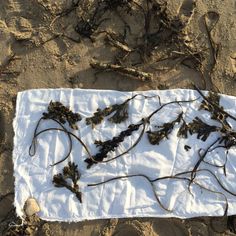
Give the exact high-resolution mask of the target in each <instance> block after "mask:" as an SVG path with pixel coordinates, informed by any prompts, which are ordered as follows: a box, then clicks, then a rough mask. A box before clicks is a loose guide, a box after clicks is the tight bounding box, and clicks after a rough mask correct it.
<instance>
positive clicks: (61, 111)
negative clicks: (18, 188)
mask: <svg viewBox="0 0 236 236" xmlns="http://www.w3.org/2000/svg"><path fill="white" fill-rule="evenodd" d="M47 119H50V120H52V121H54V122H55V123H56V124H58V125H59V126H60V128H54V127H53V128H48V129H44V130H41V131H38V129H39V126H40V124H41V122H42V121H43V120H47ZM81 119H82V118H81V116H80V114H79V113H73V112H72V111H71V110H70V109H69V108H68V107H65V106H64V105H63V104H62V103H60V102H52V101H51V102H50V103H49V106H48V112H44V113H43V114H42V117H41V118H40V119H39V121H38V122H37V125H36V127H35V130H34V134H33V138H32V142H31V145H30V147H29V155H30V156H34V155H35V153H36V147H37V137H38V136H39V135H40V134H42V133H44V132H47V131H52V130H57V131H63V132H64V133H65V134H66V135H67V137H68V141H69V150H68V153H67V154H66V155H65V157H64V158H62V159H61V160H60V161H58V162H56V163H54V164H52V165H51V166H54V165H57V164H59V163H61V162H63V161H65V160H66V159H67V158H68V157H69V156H70V154H71V151H72V138H71V137H74V138H76V139H77V141H79V142H80V144H81V145H82V146H83V147H84V148H85V150H86V152H87V153H88V155H89V156H91V154H90V153H89V150H88V148H87V147H86V145H85V144H84V143H83V141H82V140H81V139H80V138H79V137H77V136H76V135H75V134H73V133H71V132H69V131H68V130H67V129H66V128H65V127H64V125H63V124H65V123H66V122H68V124H69V126H70V127H71V128H72V129H78V127H77V125H76V122H78V121H80V120H81Z"/></svg>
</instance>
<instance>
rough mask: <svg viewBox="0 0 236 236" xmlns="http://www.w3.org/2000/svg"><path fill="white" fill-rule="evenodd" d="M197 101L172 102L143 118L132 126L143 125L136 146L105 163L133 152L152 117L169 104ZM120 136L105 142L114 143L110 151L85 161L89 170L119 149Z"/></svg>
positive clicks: (101, 152) (107, 150) (99, 142)
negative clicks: (111, 152)
mask: <svg viewBox="0 0 236 236" xmlns="http://www.w3.org/2000/svg"><path fill="white" fill-rule="evenodd" d="M197 99H198V98H197ZM197 99H193V100H186V101H185V100H183V101H172V102H168V103H165V104H163V105H161V106H160V107H159V108H158V109H156V110H155V111H154V112H152V113H151V114H150V115H149V116H148V117H146V118H143V119H142V120H141V123H138V124H136V125H132V126H134V127H136V126H138V127H139V126H141V125H143V129H142V131H141V133H140V136H139V138H138V139H137V140H136V142H135V143H134V145H132V146H131V147H130V148H129V149H128V150H127V151H125V152H124V153H122V154H119V155H118V156H116V157H114V158H112V159H109V160H107V161H105V162H109V161H112V160H115V159H117V158H118V157H120V156H123V155H124V154H126V153H128V152H129V151H130V150H132V149H133V148H134V147H135V146H136V145H137V144H138V143H139V141H140V140H141V138H142V136H143V134H144V132H145V128H146V124H148V123H149V122H150V119H151V117H152V116H153V115H155V114H156V113H157V112H158V111H160V110H161V109H162V108H164V107H165V106H167V105H169V104H176V103H177V104H179V103H187V102H193V101H196V100H197ZM159 103H160V98H159ZM179 105H180V104H179ZM134 131H135V130H134ZM122 132H128V133H129V128H128V130H126V131H122ZM122 132H121V133H120V135H121V134H122ZM132 132H133V131H132ZM120 135H119V136H117V137H114V138H113V139H112V140H108V141H105V142H109V143H113V144H114V145H113V147H110V148H109V149H106V150H105V152H104V151H103V150H101V151H100V152H99V153H97V154H96V155H95V156H93V158H87V159H85V162H87V163H88V166H87V168H90V167H91V166H92V165H93V164H95V163H99V162H103V159H104V158H106V157H107V154H108V153H109V152H110V151H113V150H114V149H115V148H117V147H118V146H119V143H120V142H118V141H119V140H118V138H119V137H120ZM116 139H117V140H116ZM120 141H121V140H120ZM105 142H101V141H98V142H97V144H100V145H102V144H103V143H105ZM100 145H99V146H100ZM94 159H95V160H96V162H94V161H93V160H94Z"/></svg>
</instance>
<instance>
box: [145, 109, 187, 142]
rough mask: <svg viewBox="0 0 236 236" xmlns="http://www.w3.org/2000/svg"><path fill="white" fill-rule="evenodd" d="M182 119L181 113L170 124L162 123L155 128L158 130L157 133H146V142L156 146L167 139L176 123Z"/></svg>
mask: <svg viewBox="0 0 236 236" xmlns="http://www.w3.org/2000/svg"><path fill="white" fill-rule="evenodd" d="M182 117H183V112H182V113H180V114H179V115H178V117H177V118H176V119H174V120H173V121H171V122H167V123H164V124H163V125H161V126H157V127H158V128H160V129H159V130H157V131H147V134H148V140H149V142H150V143H151V144H152V145H158V144H159V143H160V142H161V141H162V140H164V139H168V135H169V134H170V133H171V132H172V130H173V129H174V126H175V124H176V123H179V122H180V121H181V119H182Z"/></svg>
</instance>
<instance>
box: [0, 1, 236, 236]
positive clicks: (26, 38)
mask: <svg viewBox="0 0 236 236" xmlns="http://www.w3.org/2000/svg"><path fill="white" fill-rule="evenodd" d="M189 1H190V0H189ZM85 2H86V1H85ZM87 2H88V0H87ZM184 2H185V3H186V2H188V0H186V1H184ZM190 2H191V1H190ZM182 3H183V0H169V1H168V10H169V12H170V14H172V15H177V14H178V11H179V9H181V8H180V7H181V4H182ZM70 4H71V1H66V0H57V1H53V0H0V65H1V67H0V68H1V69H0V142H1V145H0V155H1V157H0V194H5V193H8V192H10V191H14V177H13V165H12V154H11V153H12V148H13V136H14V133H13V129H12V121H13V118H14V110H15V100H16V94H17V92H18V91H22V90H26V89H32V88H34V89H37V88H62V87H64V88H69V87H72V88H76V87H80V88H84V89H86V88H96V89H115V90H122V91H129V90H147V89H158V88H161V87H163V85H164V86H167V87H168V88H189V87H191V82H194V83H195V84H198V85H199V86H200V87H202V79H201V76H200V74H199V72H197V71H196V70H194V69H190V68H187V67H184V66H181V65H179V66H176V67H175V68H173V69H172V70H170V71H163V70H160V69H163V68H164V65H161V66H158V65H157V64H155V63H154V64H152V63H149V61H148V62H147V63H144V64H143V65H142V67H141V68H142V69H143V70H145V71H149V72H152V73H154V81H153V82H151V83H148V82H141V81H139V80H135V79H130V78H127V77H125V76H122V75H119V74H116V73H112V72H111V73H103V74H99V75H98V78H97V80H96V81H95V77H94V70H93V69H91V68H90V66H89V62H90V61H91V59H92V58H96V59H99V60H103V61H112V60H113V57H114V54H115V53H116V51H117V50H116V49H115V48H114V47H111V46H108V45H106V44H104V41H103V37H104V34H103V35H102V34H101V35H99V36H97V38H96V41H95V42H93V43H92V42H91V41H90V40H89V39H86V38H83V39H82V40H81V43H76V42H73V41H71V40H69V39H68V38H67V37H64V36H60V35H59V36H57V37H55V38H54V39H52V40H49V41H48V42H47V43H44V44H42V42H45V41H46V40H48V39H50V38H52V37H54V36H55V34H53V33H52V30H51V29H50V28H49V24H50V22H51V21H52V20H53V19H54V18H55V15H56V14H57V13H58V12H61V11H62V10H63V9H65V8H68V7H69V6H70ZM210 10H214V11H216V12H218V13H219V16H220V18H219V21H218V23H217V25H216V26H215V27H214V29H213V30H212V37H213V39H214V41H215V42H217V43H218V44H219V45H220V49H219V53H218V57H217V63H216V65H215V68H214V70H213V72H212V74H211V78H212V83H213V84H214V85H215V86H217V87H218V89H219V90H220V91H221V92H223V93H225V94H230V95H235V96H236V92H235V90H234V89H235V86H236V83H235V80H236V2H235V0H198V1H197V2H196V9H195V12H194V14H193V16H192V18H191V20H190V22H189V24H188V26H187V31H188V33H189V35H190V36H191V38H196V39H197V40H198V41H199V43H203V44H204V45H205V48H209V41H208V38H207V32H206V29H205V28H204V24H203V14H205V13H206V12H207V11H210ZM78 14H79V13H78V10H77V9H76V10H75V11H72V12H71V13H70V14H69V15H67V16H64V17H61V18H59V19H57V20H56V22H54V23H55V24H54V26H53V27H54V31H57V33H59V34H60V33H62V32H63V33H64V34H66V35H68V36H70V37H73V38H74V39H78V38H79V35H78V34H77V33H76V32H75V31H74V29H73V28H74V26H75V25H76V23H77V21H78V17H77V16H78ZM140 14H141V13H140ZM106 16H107V17H110V18H112V19H111V20H108V21H106V22H104V23H103V24H102V25H101V26H100V27H99V30H102V29H108V28H113V29H114V28H115V29H117V30H122V28H123V25H122V22H121V21H120V19H119V18H118V17H117V16H114V15H112V13H109V12H108V13H107V15H106ZM124 18H125V19H126V21H127V22H128V24H130V25H131V27H132V30H133V34H134V35H138V34H139V33H140V30H141V29H140V27H143V20H142V17H140V15H138V14H135V15H134V16H127V15H125V17H124ZM54 33H55V32H54ZM130 40H131V39H130ZM13 55H15V56H14V58H13V60H12V61H11V62H10V64H9V65H7V62H8V60H9V58H11V57H12V56H13ZM157 56H158V55H157ZM153 61H155V58H154V60H153ZM212 63H213V58H212V56H211V55H210V51H209V49H207V50H206V53H205V60H204V65H205V68H206V70H207V69H209V68H210V66H211V64H212ZM6 72H11V73H10V74H9V73H6ZM12 72H13V73H12ZM206 77H207V76H206ZM208 79H209V78H208ZM94 81H95V82H94ZM207 89H212V84H211V83H210V81H207ZM12 204H13V197H12V196H8V197H7V198H6V199H4V200H3V201H2V202H0V219H2V217H4V216H5V215H6V214H7V212H8V211H9V210H10V209H11V208H12ZM1 226H2V223H1ZM0 229H1V228H0ZM0 234H1V233H0ZM38 235H57V236H59V235H70V236H73V235H77V236H80V235H81V236H82V235H83V236H86V235H104V236H105V235H106V236H110V235H116V236H118V235H119V236H121V235H122V236H123V235H128V236H134V235H160V236H169V235H170V236H174V235H181V236H182V235H204V236H207V235H233V234H231V233H230V232H229V230H227V218H226V217H220V218H198V219H188V220H181V219H158V218H138V219H119V220H116V219H111V220H95V221H86V222H80V223H72V224H66V223H57V222H55V223H44V225H43V226H42V228H41V229H40V232H38Z"/></svg>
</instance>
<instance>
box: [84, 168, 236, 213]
mask: <svg viewBox="0 0 236 236" xmlns="http://www.w3.org/2000/svg"><path fill="white" fill-rule="evenodd" d="M202 171H207V172H209V173H210V174H211V175H212V176H213V177H214V178H215V179H216V181H217V182H218V184H219V185H220V187H221V188H222V189H224V190H225V191H226V192H228V193H230V194H232V195H233V196H236V194H235V193H233V192H230V191H229V190H228V189H227V188H225V187H224V185H223V184H222V183H221V182H220V180H219V179H218V178H217V177H216V175H215V174H214V173H213V172H212V171H209V170H207V169H201V170H197V171H196V172H202ZM190 173H191V171H186V172H180V173H178V174H176V175H168V176H162V177H158V178H155V179H151V178H149V177H148V176H147V175H144V174H131V175H123V176H117V177H114V178H110V179H107V180H105V181H102V182H98V183H91V184H88V185H87V186H88V187H95V186H99V185H103V184H106V183H109V182H111V181H115V180H120V179H128V178H133V177H141V178H144V179H146V180H147V181H148V183H149V184H150V186H151V187H152V191H153V193H154V195H155V199H156V201H157V203H158V204H159V206H160V207H161V208H162V209H163V210H165V211H168V212H172V211H173V210H170V209H169V208H167V207H166V206H164V205H163V204H162V202H161V200H160V198H159V196H158V195H157V193H156V190H155V185H154V183H155V182H158V181H161V180H165V179H172V180H182V181H186V182H188V183H189V185H190V184H192V183H193V184H195V185H196V186H198V187H200V188H201V189H203V190H206V191H208V192H211V193H215V194H218V195H221V196H223V197H224V200H225V207H224V214H223V216H226V215H227V212H228V199H227V197H226V195H225V194H223V193H222V192H219V191H215V190H212V189H209V188H207V187H205V186H203V185H202V184H200V183H198V182H197V181H195V180H193V179H192V178H189V177H187V176H182V175H188V174H190ZM189 193H191V192H190V190H189Z"/></svg>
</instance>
